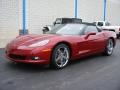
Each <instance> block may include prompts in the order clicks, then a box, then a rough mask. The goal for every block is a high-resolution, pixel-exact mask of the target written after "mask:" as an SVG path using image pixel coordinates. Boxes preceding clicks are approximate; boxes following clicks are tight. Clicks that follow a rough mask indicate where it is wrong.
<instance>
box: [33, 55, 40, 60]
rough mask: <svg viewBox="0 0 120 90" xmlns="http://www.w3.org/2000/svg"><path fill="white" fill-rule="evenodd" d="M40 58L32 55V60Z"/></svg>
mask: <svg viewBox="0 0 120 90" xmlns="http://www.w3.org/2000/svg"><path fill="white" fill-rule="evenodd" d="M39 59H40V57H36V56H35V57H32V60H39Z"/></svg>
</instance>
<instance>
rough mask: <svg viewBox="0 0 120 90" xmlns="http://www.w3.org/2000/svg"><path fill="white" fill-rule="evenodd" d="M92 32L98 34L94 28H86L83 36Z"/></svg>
mask: <svg viewBox="0 0 120 90" xmlns="http://www.w3.org/2000/svg"><path fill="white" fill-rule="evenodd" d="M92 32H95V33H98V29H97V28H96V27H95V26H87V27H86V29H85V31H84V34H88V33H92Z"/></svg>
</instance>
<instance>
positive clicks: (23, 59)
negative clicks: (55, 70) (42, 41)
mask: <svg viewBox="0 0 120 90" xmlns="http://www.w3.org/2000/svg"><path fill="white" fill-rule="evenodd" d="M5 53H6V55H5V56H6V57H7V58H8V59H9V60H11V61H13V62H18V63H28V64H29V63H30V64H49V62H50V56H51V50H44V51H43V50H40V49H39V48H38V49H31V50H26V49H23V50H21V49H7V50H6V52H5ZM33 57H39V59H37V60H35V59H33Z"/></svg>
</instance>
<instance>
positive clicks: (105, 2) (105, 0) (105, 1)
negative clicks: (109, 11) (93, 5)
mask: <svg viewBox="0 0 120 90" xmlns="http://www.w3.org/2000/svg"><path fill="white" fill-rule="evenodd" d="M106 4H107V0H104V21H105V20H106V6H107V5H106Z"/></svg>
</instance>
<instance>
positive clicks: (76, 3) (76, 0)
mask: <svg viewBox="0 0 120 90" xmlns="http://www.w3.org/2000/svg"><path fill="white" fill-rule="evenodd" d="M77 17H78V0H75V18H77Z"/></svg>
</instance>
